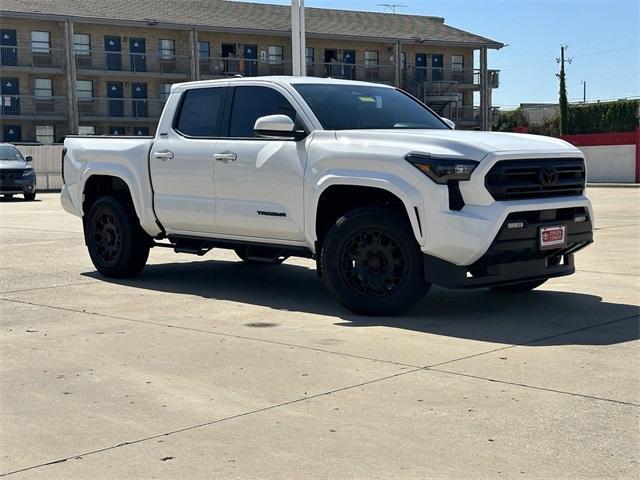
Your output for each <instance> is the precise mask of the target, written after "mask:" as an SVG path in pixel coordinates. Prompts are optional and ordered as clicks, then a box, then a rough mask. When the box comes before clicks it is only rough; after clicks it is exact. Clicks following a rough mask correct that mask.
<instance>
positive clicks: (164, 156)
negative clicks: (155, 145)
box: [153, 150, 174, 161]
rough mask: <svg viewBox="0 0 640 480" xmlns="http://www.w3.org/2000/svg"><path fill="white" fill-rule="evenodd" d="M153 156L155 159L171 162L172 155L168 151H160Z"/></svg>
mask: <svg viewBox="0 0 640 480" xmlns="http://www.w3.org/2000/svg"><path fill="white" fill-rule="evenodd" d="M153 156H154V157H155V158H157V159H160V160H163V161H166V160H171V159H172V158H173V157H174V155H173V152H171V151H169V150H162V151H160V152H154V153H153Z"/></svg>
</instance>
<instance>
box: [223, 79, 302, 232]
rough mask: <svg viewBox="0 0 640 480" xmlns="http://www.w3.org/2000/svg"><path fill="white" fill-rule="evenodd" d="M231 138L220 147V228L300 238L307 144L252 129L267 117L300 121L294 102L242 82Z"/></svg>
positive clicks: (232, 114)
mask: <svg viewBox="0 0 640 480" xmlns="http://www.w3.org/2000/svg"><path fill="white" fill-rule="evenodd" d="M229 94H230V95H231V94H233V99H232V102H231V112H230V117H229V125H228V132H225V133H226V134H227V135H228V138H226V139H221V140H220V141H219V142H218V144H217V145H216V154H215V159H216V162H215V163H216V165H215V190H216V215H215V217H216V232H217V233H220V234H227V235H236V236H246V237H254V238H256V237H257V238H268V239H280V240H294V241H301V240H303V239H304V217H303V213H304V211H303V204H302V201H303V177H304V167H305V162H306V150H305V142H304V141H299V142H296V141H294V140H274V139H265V138H257V137H256V136H255V134H254V130H253V127H254V125H255V122H256V120H257V119H258V118H260V117H263V116H266V115H276V114H282V115H287V116H289V117H291V118H292V119H294V121H296V116H297V114H296V109H295V108H294V107H293V104H294V103H293V102H294V100H293V99H292V98H289V95H288V93H287V92H286V91H284V90H282V91H279V90H276V89H275V88H272V87H267V86H259V85H255V86H249V85H247V86H238V87H235V88H233V89H231V88H230V89H229Z"/></svg>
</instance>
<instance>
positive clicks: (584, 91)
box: [581, 80, 587, 103]
mask: <svg viewBox="0 0 640 480" xmlns="http://www.w3.org/2000/svg"><path fill="white" fill-rule="evenodd" d="M581 83H582V103H587V81H586V80H582V82H581Z"/></svg>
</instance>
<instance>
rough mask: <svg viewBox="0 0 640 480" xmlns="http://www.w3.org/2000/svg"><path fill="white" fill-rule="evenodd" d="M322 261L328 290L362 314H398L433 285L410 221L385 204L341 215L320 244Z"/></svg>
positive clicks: (419, 298) (348, 306)
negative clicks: (427, 277)
mask: <svg viewBox="0 0 640 480" xmlns="http://www.w3.org/2000/svg"><path fill="white" fill-rule="evenodd" d="M321 266H322V272H323V277H324V281H325V284H326V286H327V288H328V289H329V291H330V292H331V293H332V294H333V295H334V296H335V297H336V298H337V299H338V300H339V301H340V302H341V303H342V304H344V305H345V306H346V307H347V308H348V309H349V310H351V311H353V312H355V313H359V314H362V315H394V314H397V313H399V312H401V311H403V310H406V309H408V308H409V307H411V306H413V305H415V304H416V303H418V302H419V301H420V300H421V299H422V297H423V296H424V295H425V294H426V293H427V291H428V290H429V287H430V284H429V283H427V282H426V281H425V280H424V265H423V257H422V254H421V252H420V248H419V246H418V244H417V243H416V240H415V237H414V235H413V232H412V230H411V227H410V225H409V224H408V222H407V221H406V219H405V218H404V217H403V216H401V215H399V214H398V213H396V212H394V211H392V210H389V209H386V208H380V207H375V208H373V207H369V208H361V209H358V210H354V211H352V212H349V213H347V214H346V215H344V216H343V217H341V218H340V219H338V221H337V222H336V223H335V224H334V225H333V227H332V228H331V230H329V233H328V234H327V237H326V239H325V241H324V245H323V246H322V252H321Z"/></svg>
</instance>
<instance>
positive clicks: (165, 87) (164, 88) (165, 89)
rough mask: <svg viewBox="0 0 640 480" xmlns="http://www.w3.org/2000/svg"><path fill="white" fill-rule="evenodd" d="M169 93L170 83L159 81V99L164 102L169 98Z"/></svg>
mask: <svg viewBox="0 0 640 480" xmlns="http://www.w3.org/2000/svg"><path fill="white" fill-rule="evenodd" d="M170 94H171V84H170V83H161V84H160V95H159V96H160V100H162V101H163V102H166V101H167V100H168V99H169V95H170Z"/></svg>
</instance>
